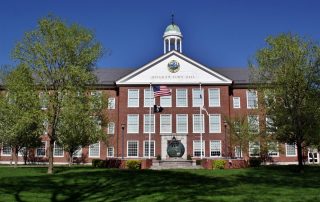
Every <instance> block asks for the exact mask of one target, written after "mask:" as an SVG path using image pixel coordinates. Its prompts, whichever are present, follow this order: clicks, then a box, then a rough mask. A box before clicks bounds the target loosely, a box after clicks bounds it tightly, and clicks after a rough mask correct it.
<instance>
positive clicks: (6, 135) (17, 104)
mask: <svg viewBox="0 0 320 202" xmlns="http://www.w3.org/2000/svg"><path fill="white" fill-rule="evenodd" d="M4 86H5V90H6V94H3V95H2V96H1V97H0V117H1V118H0V136H1V142H3V143H4V144H5V145H8V146H10V147H12V149H13V153H12V155H14V156H15V158H14V159H15V166H16V165H17V160H18V153H19V151H22V150H23V151H25V152H23V153H24V154H25V155H24V159H25V163H26V154H27V150H28V148H31V147H35V146H38V145H39V143H41V141H40V136H41V134H42V131H43V126H42V119H41V117H42V113H41V110H40V107H39V106H40V105H39V99H38V94H37V89H36V86H35V83H34V79H33V77H32V73H31V71H30V70H29V69H28V68H27V67H26V66H25V65H20V66H18V67H17V68H16V69H14V70H13V71H12V72H10V73H9V74H8V75H7V76H6V77H5V79H4Z"/></svg>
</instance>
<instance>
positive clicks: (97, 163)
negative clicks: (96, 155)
mask: <svg viewBox="0 0 320 202" xmlns="http://www.w3.org/2000/svg"><path fill="white" fill-rule="evenodd" d="M102 164H103V160H101V159H92V167H94V168H101V165H102Z"/></svg>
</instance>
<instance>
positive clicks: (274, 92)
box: [250, 34, 320, 171]
mask: <svg viewBox="0 0 320 202" xmlns="http://www.w3.org/2000/svg"><path fill="white" fill-rule="evenodd" d="M266 42H267V46H266V47H265V48H262V49H261V50H259V51H258V52H257V53H256V56H255V59H254V61H253V62H252V64H251V65H250V66H251V69H252V78H251V81H252V83H255V84H257V88H258V89H259V93H260V95H261V97H262V98H263V99H260V100H263V101H264V102H260V103H261V104H262V105H265V107H264V110H265V111H266V114H267V116H269V117H270V119H271V120H272V123H273V126H274V127H275V128H276V133H275V135H276V138H277V139H278V140H279V141H280V142H282V143H289V144H295V145H296V147H297V153H298V162H299V169H300V171H302V170H303V148H304V147H305V146H308V145H310V144H311V143H312V141H313V140H315V139H319V138H316V137H319V126H320V117H319V115H320V113H319V109H320V100H319V90H320V89H319V86H320V59H319V58H320V47H319V46H318V45H317V44H316V43H315V42H313V41H311V40H306V39H302V38H300V37H299V36H297V35H292V34H281V35H279V36H277V37H268V38H267V40H266Z"/></svg>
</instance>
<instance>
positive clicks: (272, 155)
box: [267, 142, 279, 157]
mask: <svg viewBox="0 0 320 202" xmlns="http://www.w3.org/2000/svg"><path fill="white" fill-rule="evenodd" d="M270 144H275V146H276V148H277V150H276V151H275V150H273V149H270ZM267 145H268V156H270V157H279V144H278V142H268V143H267ZM273 153H277V154H276V155H274V154H273Z"/></svg>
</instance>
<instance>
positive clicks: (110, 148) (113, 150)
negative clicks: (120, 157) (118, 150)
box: [107, 147, 114, 157]
mask: <svg viewBox="0 0 320 202" xmlns="http://www.w3.org/2000/svg"><path fill="white" fill-rule="evenodd" d="M109 148H110V149H112V155H109ZM107 157H114V147H107Z"/></svg>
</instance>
